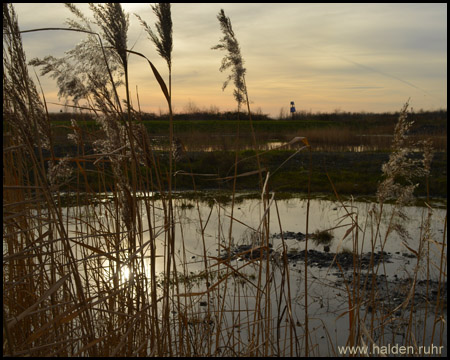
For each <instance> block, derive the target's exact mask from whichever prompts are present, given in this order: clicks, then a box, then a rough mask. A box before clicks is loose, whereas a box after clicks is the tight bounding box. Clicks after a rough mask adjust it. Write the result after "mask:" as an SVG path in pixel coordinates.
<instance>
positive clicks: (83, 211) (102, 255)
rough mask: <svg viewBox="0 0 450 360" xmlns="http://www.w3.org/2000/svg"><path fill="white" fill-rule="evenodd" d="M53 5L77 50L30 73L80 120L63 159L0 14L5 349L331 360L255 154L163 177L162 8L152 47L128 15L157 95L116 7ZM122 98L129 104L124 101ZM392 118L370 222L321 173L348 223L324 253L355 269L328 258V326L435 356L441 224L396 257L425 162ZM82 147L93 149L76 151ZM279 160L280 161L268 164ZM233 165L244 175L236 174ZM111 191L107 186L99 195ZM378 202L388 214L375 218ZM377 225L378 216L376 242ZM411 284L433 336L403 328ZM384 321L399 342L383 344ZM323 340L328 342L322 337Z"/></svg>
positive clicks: (231, 52) (17, 37) (440, 334)
mask: <svg viewBox="0 0 450 360" xmlns="http://www.w3.org/2000/svg"><path fill="white" fill-rule="evenodd" d="M67 6H68V8H69V9H70V11H71V13H72V14H73V16H75V20H68V22H67V24H68V28H64V30H62V29H53V31H78V32H82V33H84V34H86V39H85V40H84V41H83V42H82V43H80V44H79V45H78V46H77V47H76V48H75V49H73V50H71V51H69V52H68V53H67V54H66V56H65V57H63V58H61V59H56V58H54V57H46V58H44V59H33V60H32V62H31V63H32V64H33V65H35V66H39V67H41V71H42V72H41V73H46V74H50V75H51V76H53V77H54V78H55V80H56V82H57V84H58V85H59V90H60V95H61V96H62V97H65V98H67V100H70V101H73V102H74V103H75V105H74V109H76V111H77V112H79V114H78V116H77V120H75V116H74V119H73V120H72V121H71V122H70V126H68V127H69V128H70V131H71V133H70V134H69V135H70V136H69V137H68V141H71V142H73V143H74V144H75V145H76V151H74V152H73V153H70V154H67V156H65V157H57V156H55V149H54V148H55V145H54V139H55V136H56V135H55V130H56V129H55V127H54V124H52V123H51V122H50V120H49V116H48V114H47V111H46V103H45V94H42V95H40V94H39V91H38V88H37V87H36V85H35V84H34V83H33V81H32V79H31V77H30V75H29V74H28V70H27V62H26V57H25V51H24V49H23V48H22V42H21V36H22V35H21V34H23V35H25V34H26V33H21V31H20V29H19V26H18V20H17V16H16V14H15V12H14V7H13V5H12V4H3V24H4V31H3V41H4V52H3V69H4V78H3V90H4V91H3V99H4V100H3V103H4V107H3V118H4V144H3V174H4V176H3V274H2V277H3V334H4V341H3V353H4V354H5V355H7V356H36V357H37V356H112V357H113V356H114V357H115V356H302V355H306V356H312V355H323V354H324V353H326V351H328V355H332V356H336V355H338V356H339V355H340V354H339V352H338V350H337V345H339V344H337V343H336V341H335V339H333V336H332V334H333V332H332V329H331V328H327V327H328V326H329V324H325V323H324V322H320V321H319V323H318V322H317V321H318V320H317V318H316V315H315V311H316V310H317V306H318V300H317V298H316V297H315V296H316V295H315V293H314V291H312V289H313V288H314V286H317V284H318V282H320V281H323V285H322V283H319V285H320V286H322V287H328V288H329V289H333V290H334V289H335V288H336V287H337V285H334V284H326V283H325V279H316V278H314V277H313V276H311V275H310V270H311V268H310V266H309V265H310V264H309V260H308V257H309V253H308V246H309V245H308V241H309V239H308V237H309V235H307V241H306V250H307V251H306V252H305V262H304V265H305V266H304V267H303V268H302V269H301V271H303V273H301V274H300V275H299V276H297V277H294V276H293V272H294V271H296V269H295V270H294V267H293V264H292V263H291V262H290V260H289V255H290V254H291V253H292V252H291V251H290V249H289V247H288V241H287V239H285V238H284V235H283V218H282V217H281V216H280V212H279V208H278V204H279V201H278V200H276V198H275V194H274V192H273V191H272V188H271V186H272V183H271V181H272V175H273V173H275V172H276V170H275V171H273V172H272V173H271V172H269V171H267V170H266V169H265V168H263V167H262V165H261V163H262V162H261V161H260V160H262V159H263V158H264V156H265V155H266V154H267V152H265V151H257V152H256V154H255V155H254V156H247V155H248V154H247V155H245V153H243V152H241V151H240V150H241V147H242V133H241V132H240V129H242V128H241V127H240V126H241V125H239V127H238V129H237V136H236V139H235V140H236V142H235V143H231V144H229V146H230V148H233V146H234V149H235V157H234V164H233V166H232V167H231V168H230V171H229V173H228V174H227V175H226V176H225V177H223V176H222V175H219V174H211V173H208V174H202V173H194V172H193V171H192V164H190V163H189V162H190V160H189V159H188V163H189V164H190V166H191V171H190V172H188V171H183V172H181V171H178V169H177V166H178V164H179V163H178V161H179V160H178V157H177V156H175V155H176V154H174V151H173V150H175V149H174V146H173V143H174V140H175V138H176V137H177V135H178V134H176V131H175V130H174V127H173V114H172V110H171V109H172V89H171V70H172V61H171V60H172V59H171V52H172V22H171V14H170V9H171V8H170V4H157V5H155V6H153V7H152V9H153V11H154V13H155V15H156V17H157V19H158V20H157V23H156V29H157V33H154V32H153V31H152V30H151V27H150V26H149V25H148V24H147V23H146V22H145V21H144V20H143V19H141V18H139V20H140V21H141V23H142V25H143V26H144V28H145V29H146V31H147V32H148V34H149V37H150V40H151V41H152V42H153V43H154V44H155V45H156V49H157V52H158V53H159V55H161V56H162V57H163V58H164V59H165V60H166V62H167V65H168V70H169V85H168V86H167V85H166V82H165V80H164V79H163V76H161V74H160V73H159V71H158V70H157V69H156V67H155V66H154V65H153V63H152V62H151V61H150V60H149V58H148V57H146V56H144V55H143V54H141V53H138V52H136V51H134V50H130V49H128V45H127V29H128V22H129V17H128V15H127V14H126V13H125V12H124V11H123V9H122V7H121V6H120V4H105V5H91V7H90V9H91V12H92V15H93V19H94V20H93V21H91V20H89V19H88V18H87V17H86V16H85V15H84V14H82V13H81V12H80V11H79V10H78V9H77V8H76V6H75V5H73V4H68V5H67ZM218 20H219V23H220V26H221V30H222V32H223V34H224V38H223V39H222V40H221V43H220V46H218V47H217V49H222V50H226V51H227V55H226V56H225V58H224V62H223V69H231V71H232V75H231V76H230V77H229V78H228V80H227V81H231V80H232V81H233V82H234V84H235V86H236V90H235V92H234V96H235V98H236V100H237V103H238V109H239V110H240V108H241V105H245V104H246V105H247V112H248V118H249V119H248V121H249V124H248V125H249V126H250V128H251V129H252V132H251V142H252V145H253V148H254V149H255V150H256V149H257V144H258V139H257V134H258V133H257V132H255V130H254V128H253V124H252V118H251V112H250V106H249V98H248V93H247V86H246V83H245V77H244V75H245V69H244V68H243V60H242V56H241V54H240V49H239V46H238V43H237V40H236V37H235V34H234V32H233V29H232V27H231V21H230V19H229V18H228V17H226V16H225V13H224V11H223V10H222V11H221V12H220V13H219V16H218ZM35 30H36V31H37V29H35ZM33 31H34V30H33ZM40 31H44V30H40ZM45 31H50V30H49V29H47V30H45ZM25 36H26V35H25ZM129 56H139V57H141V58H144V59H145V60H146V61H147V63H148V65H149V66H150V68H149V70H150V71H151V73H152V74H154V76H155V79H156V80H157V82H158V84H159V85H160V87H161V91H162V93H163V94H164V96H165V97H166V99H167V103H168V109H169V118H170V130H169V131H170V134H169V138H170V144H171V145H170V147H169V149H168V150H169V151H167V150H166V151H160V150H157V144H155V143H154V141H152V140H151V136H152V134H151V133H150V132H149V131H148V129H147V128H146V127H145V126H144V124H143V121H142V118H143V117H142V114H141V112H140V110H139V109H135V108H134V107H133V106H132V101H131V98H132V96H133V95H132V92H131V90H130V89H131V88H132V87H131V85H130V83H129V79H128V76H127V73H128V57H129ZM92 74H95V76H92ZM120 86H124V87H125V91H124V92H120V91H119V90H118V89H119V87H120ZM120 93H122V94H125V96H124V97H125V98H124V99H121V98H120V96H119V94H120ZM81 101H85V102H86V104H87V105H86V106H85V105H83V108H84V109H81V106H79V105H80V102H81ZM86 108H88V112H89V117H90V118H91V117H93V118H94V120H95V121H96V123H97V126H98V128H99V129H100V130H99V131H95V132H92V133H90V132H89V131H88V130H87V129H85V128H82V127H81V126H80V121H82V120H80V119H83V117H84V116H86V117H87V115H85V112H86V111H87V110H86ZM406 110H407V107H406V106H405V108H404V109H403V111H402V112H401V115H400V119H399V120H400V121H399V124H400V125H398V127H397V128H396V133H395V135H394V139H395V143H394V145H395V146H394V151H393V153H392V155H391V157H390V159H389V161H388V162H387V164H386V165H385V166H384V167H383V169H382V170H383V174H384V178H383V180H384V181H383V183H381V184H380V190H379V203H378V204H375V205H373V206H372V207H371V208H370V211H369V215H368V216H367V217H366V218H365V221H364V222H363V223H361V220H360V219H361V218H362V214H358V213H357V212H356V211H355V210H354V207H353V206H352V204H351V203H350V204H348V203H346V202H344V201H343V200H342V199H341V198H340V196H339V194H338V192H337V191H336V188H335V186H334V184H333V182H332V179H331V177H330V186H331V188H332V189H333V190H334V192H335V196H336V198H337V203H338V204H339V205H340V206H342V207H343V208H344V209H345V211H346V215H345V217H344V219H341V220H342V221H344V220H345V221H347V222H346V224H344V225H342V224H341V223H338V224H337V225H336V228H338V227H342V226H345V228H346V233H345V236H344V238H342V239H337V241H339V242H340V244H339V248H340V249H342V248H343V246H342V244H343V243H344V240H347V239H351V244H352V246H351V249H349V250H348V251H350V252H351V256H352V258H353V264H352V265H353V266H352V269H351V271H345V269H344V265H343V264H340V263H339V258H338V257H337V256H336V258H335V263H336V262H337V265H338V267H339V268H340V273H341V274H342V278H343V282H344V288H345V296H346V304H347V305H346V307H345V309H344V310H342V313H340V314H337V315H336V321H339V320H340V318H342V317H345V318H348V334H347V333H346V336H347V339H346V341H347V343H348V344H351V345H363V344H368V343H370V344H376V345H378V346H382V345H386V344H388V343H389V342H390V341H392V339H393V338H395V339H398V337H396V336H395V335H396V334H397V333H401V334H402V335H403V336H404V344H405V345H411V346H413V347H418V346H420V345H426V344H429V342H430V337H431V342H435V343H436V344H443V343H444V335H445V332H446V302H445V301H444V299H445V298H444V297H443V295H442V292H443V291H444V290H443V289H444V288H445V286H446V276H447V274H446V270H445V269H446V262H447V255H446V247H447V245H446V218H445V219H444V220H443V226H444V227H443V237H442V238H438V237H437V236H436V235H435V234H433V232H432V231H431V225H430V222H431V219H432V216H433V215H434V214H433V210H432V207H431V206H428V208H427V210H426V211H425V212H424V216H423V221H422V224H421V231H420V236H419V238H420V241H419V243H418V244H419V245H418V248H417V249H416V248H412V247H411V246H410V244H409V242H408V240H409V238H410V237H411V236H410V234H408V233H407V232H406V230H405V229H404V228H402V226H401V225H402V223H401V219H402V218H403V217H404V216H405V214H404V212H403V209H404V206H405V204H406V201H407V200H409V199H410V198H411V196H412V195H413V194H412V191H413V190H414V188H415V181H416V178H417V177H418V176H422V177H423V176H424V177H425V178H427V177H428V176H429V169H430V164H431V162H432V160H433V150H432V148H431V144H430V143H424V144H422V145H423V147H424V149H425V156H424V158H423V159H420V161H416V160H414V159H411V158H410V157H408V151H407V150H408V149H411V148H410V147H408V139H407V136H406V131H407V129H408V126H409V125H408V123H407V119H406ZM242 122H243V120H242ZM301 135H302V136H299V137H295V138H294V140H291V139H289V141H288V142H286V144H285V145H286V146H295V149H296V153H297V152H300V151H302V150H304V149H308V150H309V172H308V175H307V176H308V183H309V184H310V182H311V180H312V166H311V165H312V161H311V147H310V146H309V141H310V139H308V140H307V139H306V138H305V137H304V134H301ZM311 135H312V133H311ZM341 135H342V136H344V135H343V134H341ZM58 136H59V135H58ZM88 142H93V144H94V147H93V148H90V147H88V146H86V144H87V143H88ZM178 155H180V154H178ZM181 155H182V154H181ZM247 157H248V158H247ZM167 159H169V161H168V163H169V165H166V164H167V161H166V160H167ZM290 159H291V157H289V158H288V159H284V160H283V161H280V164H278V168H280V167H283V166H285V164H286V163H288V162H289V160H290ZM250 160H256V161H254V162H252V161H250ZM244 161H246V162H247V165H246V166H247V167H245V170H244V171H241V170H242V169H243V168H242V167H241V165H242V163H243V162H244ZM248 164H250V165H248ZM227 166H228V167H229V164H227ZM402 166H405V168H403V167H402ZM183 175H184V176H188V177H189V178H190V179H191V180H192V191H193V198H192V199H191V202H190V203H189V204H187V203H186V200H185V199H179V198H178V193H177V192H176V190H177V181H178V179H179V177H180V176H183ZM110 178H112V179H113V180H114V181H113V182H111V181H108V179H110ZM199 178H208V179H210V180H211V181H215V182H217V184H221V182H222V181H232V182H233V185H232V188H233V191H232V200H231V205H225V204H223V203H222V202H221V201H220V198H221V196H220V195H221V193H220V192H219V193H218V194H217V195H216V196H215V198H214V199H213V200H212V201H211V202H210V204H208V206H203V205H204V204H202V201H201V197H200V196H198V195H199V191H198V189H197V186H196V185H197V182H198V179H199ZM248 178H251V179H254V181H255V182H259V184H260V187H259V192H258V194H257V199H258V201H259V208H258V210H259V214H258V219H257V224H256V226H255V225H251V224H244V223H243V222H242V221H241V219H240V217H239V212H238V209H237V207H238V206H240V205H239V199H238V195H239V194H238V193H237V191H236V188H237V187H238V185H239V182H240V181H243V179H248ZM310 185H311V184H310ZM310 185H309V186H308V188H307V189H305V190H308V199H307V201H308V205H307V211H306V214H307V215H306V218H304V219H301V222H302V223H304V222H306V229H307V231H306V233H307V234H308V232H309V231H308V229H309V226H310V219H309V216H310V210H309V206H310V198H311V196H312V194H311V193H310V189H311V186H310ZM62 189H68V191H69V192H70V193H68V194H65V193H64V192H63V191H62ZM93 189H95V191H94V190H93ZM390 197H394V198H395V200H396V201H397V202H396V204H395V206H393V207H391V208H389V209H391V210H390V211H389V212H388V211H387V210H386V209H388V205H387V204H386V202H387V200H388V199H389V198H390ZM187 213H189V214H190V215H189V216H187V215H186V214H187ZM192 214H196V221H195V226H196V229H195V231H190V229H189V227H190V226H192V224H190V222H192V221H193V220H192V218H191V216H192ZM271 218H273V219H275V220H276V222H275V223H276V224H277V226H278V228H277V230H279V232H280V234H281V245H280V248H278V249H272V248H271V243H270V241H271V232H272V231H273V229H271V228H270V224H271ZM383 218H387V219H388V225H387V227H386V228H385V227H383V224H384V223H383ZM212 219H217V229H215V230H214V231H213V233H214V236H216V239H215V240H214V246H216V249H217V250H216V252H214V251H213V250H211V247H210V246H211V245H210V244H211V240H210V239H208V236H210V228H208V226H209V224H210V223H211V222H212V221H213V220H212ZM273 219H272V220H273ZM272 224H273V222H272ZM238 226H243V227H244V228H245V229H246V230H245V235H246V236H245V237H243V238H239V239H237V238H234V235H233V234H234V233H235V232H234V231H233V230H234V229H235V227H238ZM330 230H333V229H330ZM394 232H397V233H399V234H400V235H401V239H402V240H403V242H404V247H405V251H408V252H409V253H411V254H413V255H414V256H415V260H414V261H416V264H415V266H414V267H413V273H412V277H411V279H410V282H409V283H406V284H405V285H406V289H407V292H406V294H405V297H404V299H403V301H402V302H401V303H400V304H398V303H394V300H393V299H392V296H387V298H386V299H380V297H379V293H380V291H381V290H382V287H383V286H388V285H389V284H387V280H386V279H384V280H383V279H382V280H381V281H377V279H378V280H379V279H380V275H383V274H384V275H386V274H387V270H386V261H385V260H386V259H381V261H380V260H379V259H378V258H376V257H375V248H376V247H377V246H380V247H381V249H383V248H384V246H385V245H386V243H387V242H388V241H390V240H391V237H392V234H393V233H394ZM187 236H191V237H194V238H195V240H196V243H197V248H196V249H194V250H193V249H191V248H189V247H188V246H187V239H186V237H187ZM361 239H362V244H363V245H364V244H365V243H369V245H370V247H371V249H372V255H371V258H370V264H369V265H368V267H364V266H363V264H362V261H361V258H362V256H363V255H364V254H363V253H362V248H360V244H361ZM189 240H192V239H189ZM193 251H195V252H194V253H193ZM381 256H383V255H381ZM235 258H239V260H237V261H234V260H235ZM328 271H329V270H328ZM436 273H437V278H438V287H437V289H438V294H437V297H436V298H435V299H434V300H433V296H434V294H433V291H432V288H431V284H432V280H431V279H432V275H433V274H436ZM423 274H425V281H427V284H426V286H427V288H426V289H427V290H426V297H427V300H428V302H427V308H426V309H425V318H426V319H428V320H427V321H428V322H429V323H430V322H431V321H433V323H432V334H431V335H430V334H427V333H425V331H426V330H425V329H419V326H418V324H420V323H421V321H422V319H420V317H419V316H418V315H416V314H419V313H420V312H419V311H417V312H416V310H420V309H418V304H417V302H416V301H415V298H414V295H415V294H414V290H415V288H416V287H418V286H419V285H420V281H421V280H420V279H421V276H422V275H423ZM294 279H298V280H294ZM296 281H299V282H300V283H297V282H296ZM301 282H303V283H301ZM399 311H401V316H399V315H398V312H399ZM421 314H423V313H421ZM400 318H401V319H400ZM430 319H431V320H430ZM317 324H320V326H319V325H317ZM392 324H394V325H395V326H398V329H397V328H396V330H395V331H392V330H391V329H390V328H389V326H390V325H392ZM402 324H403V325H402ZM401 325H402V326H403V327H401ZM323 328H324V330H323V334H324V335H323V336H324V337H326V339H325V340H321V339H320V338H319V337H320V334H322V333H320V332H319V331H320V329H323ZM324 343H325V344H326V346H322V345H323V344H324ZM325 348H326V349H325Z"/></svg>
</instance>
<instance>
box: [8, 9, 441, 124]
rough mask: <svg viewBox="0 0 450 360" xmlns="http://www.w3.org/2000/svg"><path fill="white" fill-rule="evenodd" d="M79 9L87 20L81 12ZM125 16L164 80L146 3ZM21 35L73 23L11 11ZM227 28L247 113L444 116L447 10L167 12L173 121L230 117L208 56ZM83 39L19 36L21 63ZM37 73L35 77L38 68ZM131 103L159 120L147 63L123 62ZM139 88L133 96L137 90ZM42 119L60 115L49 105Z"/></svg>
mask: <svg viewBox="0 0 450 360" xmlns="http://www.w3.org/2000/svg"><path fill="white" fill-rule="evenodd" d="M77 6H78V7H79V8H80V9H81V10H82V11H83V12H84V13H85V15H88V17H92V14H91V12H90V10H89V8H88V5H87V4H77ZM122 6H123V8H124V9H125V11H126V12H128V13H130V27H129V32H128V47H129V48H132V49H133V50H135V51H137V52H140V53H143V54H144V55H145V56H147V57H148V58H149V59H150V60H151V61H152V62H153V64H154V65H155V66H156V68H157V69H158V71H159V72H160V73H161V75H162V76H163V77H164V79H165V80H166V81H167V79H168V70H167V65H166V63H165V61H164V60H163V59H161V58H160V56H159V55H158V53H157V52H156V50H155V47H154V45H153V43H152V42H151V41H150V40H149V39H148V36H147V33H146V32H145V31H144V30H143V28H142V26H141V25H140V23H139V20H138V19H137V18H136V16H135V15H134V13H137V14H139V16H141V17H142V19H144V20H145V21H146V22H147V24H149V25H150V26H151V27H152V29H153V30H155V26H154V24H155V22H156V16H155V15H154V13H153V11H152V9H151V6H150V4H142V3H138V4H122ZM14 7H15V10H16V12H17V15H18V21H19V27H20V29H21V30H30V29H36V28H43V27H66V26H67V25H66V24H65V21H66V20H67V19H68V18H71V19H73V15H72V14H71V13H70V11H69V10H68V9H67V8H66V7H65V6H64V4H62V3H43V4H40V3H31V4H25V3H17V4H14ZM221 8H223V9H224V11H225V14H226V15H227V16H228V17H229V18H230V19H231V23H232V26H233V30H234V32H235V36H236V38H237V39H238V41H239V44H240V47H241V54H242V57H243V59H244V67H245V68H246V69H247V72H246V83H247V89H248V94H249V100H250V106H251V109H252V111H255V112H257V111H260V112H262V113H264V114H268V115H269V116H272V117H278V116H279V115H280V113H282V112H284V113H285V114H289V111H290V102H291V101H294V103H295V107H296V110H297V112H299V111H306V112H313V113H317V112H335V111H343V112H395V111H399V110H400V109H401V108H402V106H403V104H404V103H405V102H406V101H407V100H408V99H410V106H411V107H412V108H413V109H414V110H420V109H423V110H438V109H447V4H444V3H434V4H433V3H423V4H419V3H411V4H407V3H399V4H390V3H380V4H367V3H363V4H324V3H316V4H300V3H299V4H296V3H286V4H282V3H261V4H255V3H250V4H245V3H236V4H234V3H222V4H219V3H197V4H188V3H175V4H172V8H171V10H172V21H173V53H172V95H173V100H172V101H173V108H174V111H175V113H181V112H185V111H189V110H192V109H195V108H198V109H200V110H208V109H219V110H220V111H234V110H236V108H237V105H236V102H235V100H234V97H233V87H232V84H231V83H230V85H229V86H228V87H227V88H226V89H225V91H222V84H223V82H224V81H225V80H226V78H227V76H228V74H229V73H228V72H220V71H219V68H220V65H221V61H222V58H223V56H224V55H225V53H224V52H223V51H219V50H212V49H211V48H212V47H213V46H214V45H217V44H218V43H219V40H220V39H221V38H222V33H221V31H220V26H219V22H218V20H217V14H218V13H219V11H220V9H221ZM83 36H85V35H83V34H81V33H71V32H67V31H41V32H36V33H28V34H23V35H22V38H23V44H24V50H25V53H26V56H27V60H31V59H32V58H35V57H39V58H43V57H44V56H46V55H53V56H55V57H60V56H63V55H64V52H65V51H68V50H70V49H72V48H73V47H74V46H75V45H76V44H77V43H78V42H80V41H81V40H82V38H83ZM30 70H31V71H32V72H31V74H34V71H36V73H37V74H39V71H38V69H36V70H34V69H33V68H30ZM40 82H41V84H42V87H43V89H44V92H45V96H46V101H47V102H53V103H63V100H62V99H61V100H60V99H58V97H57V87H56V83H55V80H53V79H51V78H50V77H49V76H43V77H40ZM130 82H131V87H130V88H131V91H132V99H134V100H132V101H133V104H135V105H136V103H137V101H136V91H138V94H139V100H140V105H141V110H143V111H146V112H154V113H157V114H159V113H166V112H167V103H166V101H165V99H164V97H163V95H162V93H161V91H160V88H159V85H158V83H157V82H156V80H155V78H154V76H153V73H152V72H151V69H150V67H149V66H148V63H147V62H146V61H145V60H144V59H142V58H139V57H136V56H131V58H130ZM136 89H137V90H136ZM49 108H50V111H59V110H60V109H61V106H57V105H52V104H50V105H49Z"/></svg>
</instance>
